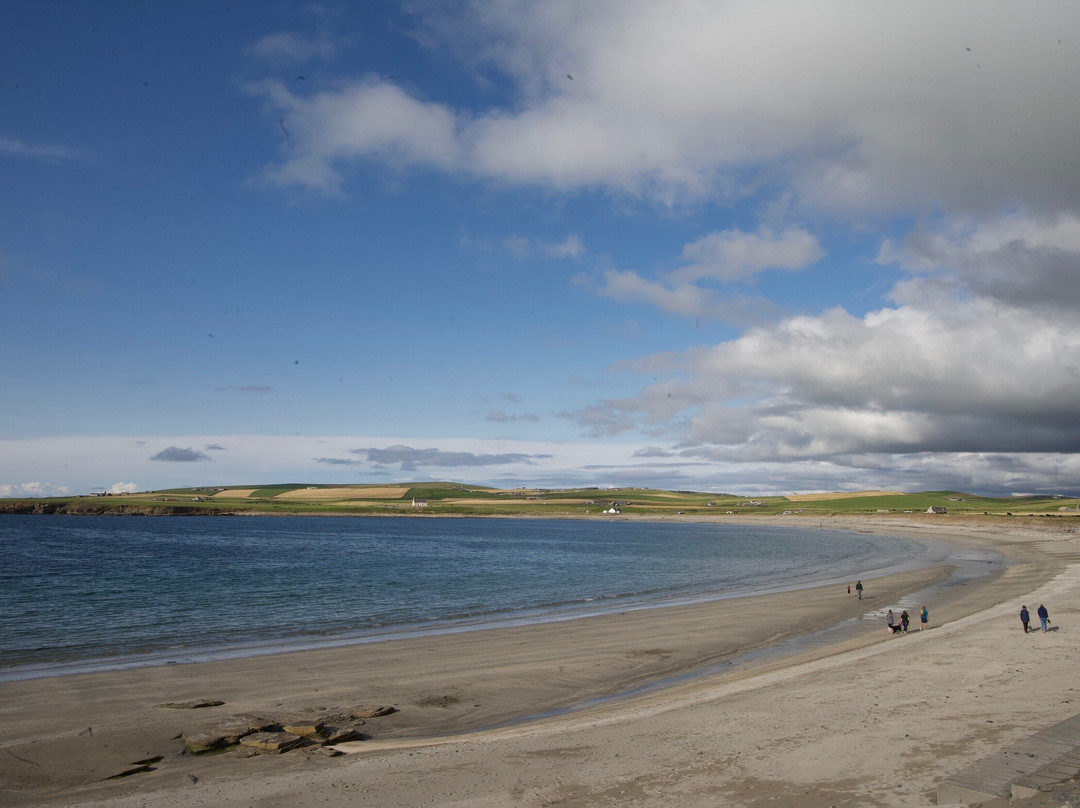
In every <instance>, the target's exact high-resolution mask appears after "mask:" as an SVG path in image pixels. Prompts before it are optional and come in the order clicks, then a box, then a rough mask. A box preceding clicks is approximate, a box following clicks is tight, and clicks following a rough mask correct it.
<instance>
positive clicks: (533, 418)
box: [484, 410, 540, 424]
mask: <svg viewBox="0 0 1080 808" xmlns="http://www.w3.org/2000/svg"><path fill="white" fill-rule="evenodd" d="M484 420H485V421H493V422H495V423H499V424H508V423H512V422H514V421H529V422H532V423H536V422H537V421H539V420H540V416H539V415H534V414H532V413H523V414H520V415H517V414H509V413H505V412H502V411H501V410H492V411H491V412H489V413H488V414H487V415H486V416H485V417H484Z"/></svg>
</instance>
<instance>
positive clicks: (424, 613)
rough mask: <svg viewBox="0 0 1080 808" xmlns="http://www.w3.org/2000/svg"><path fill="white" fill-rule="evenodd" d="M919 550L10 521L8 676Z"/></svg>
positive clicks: (676, 595) (515, 611) (791, 578)
mask: <svg viewBox="0 0 1080 808" xmlns="http://www.w3.org/2000/svg"><path fill="white" fill-rule="evenodd" d="M928 552H929V551H928V549H927V548H926V547H925V546H923V545H922V544H920V543H917V542H914V541H910V540H906V539H901V538H896V537H884V536H875V535H865V534H855V533H845V532H839V531H828V530H817V529H810V530H804V529H794V528H788V527H778V526H769V525H726V524H725V525H721V524H698V523H672V522H632V521H620V520H618V519H613V520H611V521H577V520H545V519H535V520H533V519H512V520H510V519H431V518H393V519H389V518H364V517H342V518H336V517H317V518H316V517H307V518H305V517H295V518H292V517H173V518H154V517H122V516H117V517H109V516H88V517H79V516H10V515H5V516H2V517H0V614H2V615H3V630H2V632H0V678H6V679H11V678H22V677H23V676H35V675H50V674H55V673H64V672H73V671H76V670H92V669H100V668H105V667H110V666H111V667H118V666H128V665H137V664H161V663H164V662H173V661H184V662H186V661H194V660H198V659H208V658H221V657H222V656H229V655H232V656H236V655H245V654H254V653H263V652H266V651H269V650H281V649H286V648H301V647H314V646H320V645H331V644H336V643H341V642H356V641H366V640H371V639H374V638H379V637H383V636H398V635H400V634H403V633H411V632H416V631H446V630H467V629H471V628H478V627H483V626H488V625H498V624H506V623H513V622H529V621H537V620H554V619H564V618H568V617H573V616H575V615H580V614H590V613H598V612H603V611H614V610H624V609H629V608H643V607H648V606H654V605H659V604H663V603H672V602H686V601H693V600H703V599H710V598H715V597H727V596H734V595H739V594H746V593H751V592H757V591H768V590H777V589H790V588H795V587H799V586H809V585H813V584H816V583H821V582H825V581H837V582H839V581H848V580H854V578H855V577H858V576H860V575H865V573H866V572H867V571H870V570H875V569H877V570H883V569H885V568H887V567H889V566H891V565H893V564H895V562H896V561H897V560H898V559H905V560H906V561H908V562H911V561H916V562H918V561H919V560H920V559H922V560H923V561H924V563H928V561H929V560H930V559H927V558H926V556H927V555H928Z"/></svg>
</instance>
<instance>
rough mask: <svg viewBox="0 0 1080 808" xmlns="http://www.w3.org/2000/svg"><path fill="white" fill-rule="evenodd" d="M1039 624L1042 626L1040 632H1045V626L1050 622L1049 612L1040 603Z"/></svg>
mask: <svg viewBox="0 0 1080 808" xmlns="http://www.w3.org/2000/svg"><path fill="white" fill-rule="evenodd" d="M1038 614H1039V622H1040V623H1041V624H1042V630H1043V631H1046V626H1047V624H1048V623H1049V622H1050V612H1048V611H1047V610H1046V607H1045V606H1043V605H1042V604H1041V603H1040V604H1039V612H1038Z"/></svg>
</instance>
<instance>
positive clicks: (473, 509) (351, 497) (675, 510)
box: [0, 482, 1080, 520]
mask: <svg viewBox="0 0 1080 808" xmlns="http://www.w3.org/2000/svg"><path fill="white" fill-rule="evenodd" d="M0 514H25V515H81V516H97V515H108V516H249V515H258V516H275V515H286V516H328V515H329V516H423V517H440V516H502V517H511V516H525V517H540V518H552V517H557V518H565V517H570V518H604V519H616V520H617V519H633V518H655V517H663V518H686V519H687V520H690V519H700V518H708V519H715V518H718V517H738V518H742V517H753V516H783V517H792V518H799V517H835V516H850V515H859V516H875V517H888V516H897V515H903V516H909V517H910V516H922V517H925V518H926V519H931V520H932V519H941V518H946V517H949V516H955V515H963V516H1000V517H1011V516H1040V517H1054V518H1060V517H1070V516H1080V498H1077V497H1067V496H1060V495H1045V496H1023V497H984V496H979V495H976V494H969V493H964V492H958V491H921V492H915V493H903V492H896V491H848V492H834V493H815V494H792V495H788V496H746V495H739V494H725V493H710V492H697V491H665V490H661V489H644V488H620V489H607V488H605V489H601V488H566V489H544V488H515V489H496V488H491V487H488V486H478V485H467V484H463V483H454V482H435V483H432V482H415V483H396V484H391V485H387V484H382V485H342V484H302V483H290V484H269V485H254V486H251V485H249V486H214V487H207V486H201V487H189V488H176V489H168V490H161V491H143V492H137V493H105V492H99V493H94V494H89V495H78V496H64V497H48V498H26V497H23V498H7V499H0Z"/></svg>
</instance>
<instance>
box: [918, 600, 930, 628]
mask: <svg viewBox="0 0 1080 808" xmlns="http://www.w3.org/2000/svg"><path fill="white" fill-rule="evenodd" d="M929 620H930V612H928V611H926V607H925V606H923V607H922V611H921V612H919V631H926V623H927V622H928V621H929Z"/></svg>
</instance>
